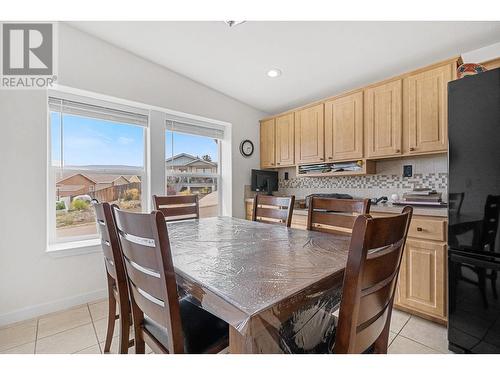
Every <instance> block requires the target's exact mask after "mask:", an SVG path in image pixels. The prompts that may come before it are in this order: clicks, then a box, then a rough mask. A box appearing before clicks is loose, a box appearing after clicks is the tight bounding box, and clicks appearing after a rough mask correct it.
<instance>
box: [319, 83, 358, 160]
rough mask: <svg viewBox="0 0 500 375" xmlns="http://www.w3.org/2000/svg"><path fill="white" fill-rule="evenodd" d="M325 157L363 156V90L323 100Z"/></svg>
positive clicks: (349, 158) (347, 157) (348, 157)
mask: <svg viewBox="0 0 500 375" xmlns="http://www.w3.org/2000/svg"><path fill="white" fill-rule="evenodd" d="M325 157H326V160H327V161H342V160H351V161H352V160H356V159H361V158H362V157H363V92H362V91H359V92H356V93H354V94H350V95H346V96H342V97H340V98H336V99H333V100H329V101H326V102H325Z"/></svg>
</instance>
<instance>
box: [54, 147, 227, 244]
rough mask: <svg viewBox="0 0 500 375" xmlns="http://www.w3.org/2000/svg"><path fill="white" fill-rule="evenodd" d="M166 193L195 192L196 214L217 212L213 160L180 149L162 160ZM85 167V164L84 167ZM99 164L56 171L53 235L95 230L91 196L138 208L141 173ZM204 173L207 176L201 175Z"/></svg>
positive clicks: (212, 214)
mask: <svg viewBox="0 0 500 375" xmlns="http://www.w3.org/2000/svg"><path fill="white" fill-rule="evenodd" d="M165 168H166V176H167V178H166V180H167V181H166V191H167V194H168V195H176V194H198V195H199V196H200V216H202V217H210V216H216V215H217V214H218V193H217V177H214V176H215V175H216V174H217V163H216V162H213V161H211V160H210V157H209V156H207V155H205V156H203V157H198V156H193V155H190V154H186V153H180V154H177V155H174V156H173V157H170V158H168V159H167V160H166V163H165ZM86 169H88V167H86ZM102 169H104V168H103V166H97V165H96V166H92V168H91V169H90V170H89V171H87V170H85V171H74V170H67V171H65V170H60V169H58V170H57V171H56V202H57V203H56V228H57V229H56V231H57V233H56V237H75V236H85V235H92V234H95V233H96V227H95V220H94V213H93V209H92V206H91V200H92V199H97V200H98V201H102V202H110V203H115V204H117V205H118V206H119V207H120V208H122V209H127V210H130V211H137V212H140V211H141V193H142V189H141V185H142V184H141V176H137V175H134V174H130V175H129V174H121V175H117V174H106V173H99V172H98V171H99V170H102ZM204 175H207V176H204Z"/></svg>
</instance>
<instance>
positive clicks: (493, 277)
mask: <svg viewBox="0 0 500 375" xmlns="http://www.w3.org/2000/svg"><path fill="white" fill-rule="evenodd" d="M489 277H490V280H491V290H492V291H493V297H495V299H498V291H497V277H498V272H497V271H494V270H493V271H491V275H490V276H489Z"/></svg>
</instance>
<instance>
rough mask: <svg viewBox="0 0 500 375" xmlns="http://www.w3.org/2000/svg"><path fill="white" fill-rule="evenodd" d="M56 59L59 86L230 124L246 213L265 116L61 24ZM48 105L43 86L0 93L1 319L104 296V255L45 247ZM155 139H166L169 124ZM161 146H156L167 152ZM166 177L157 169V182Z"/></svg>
mask: <svg viewBox="0 0 500 375" xmlns="http://www.w3.org/2000/svg"><path fill="white" fill-rule="evenodd" d="M58 62H59V72H58V78H59V79H58V83H59V84H62V85H65V86H70V87H75V88H78V89H84V90H89V91H94V92H98V93H102V94H105V95H111V96H116V97H119V98H124V99H128V100H133V101H137V102H142V103H146V104H150V105H156V106H160V107H165V108H169V109H173V110H178V111H182V112H187V113H190V114H196V115H200V116H205V117H209V118H213V119H217V120H222V121H227V122H230V123H232V124H233V126H232V136H233V142H232V150H231V152H232V164H233V165H232V200H233V215H234V216H238V217H243V216H244V206H243V187H244V185H245V184H249V183H250V169H251V168H257V167H258V165H259V156H258V155H259V149H258V148H259V142H258V139H259V130H258V129H259V128H258V120H259V119H260V118H262V117H264V116H265V115H266V114H265V113H262V112H260V111H257V110H255V109H253V108H251V107H249V106H247V105H245V104H242V103H241V102H238V101H236V100H234V99H231V98H229V97H227V96H225V95H223V94H221V93H219V92H216V91H214V90H212V89H210V88H208V87H206V86H203V85H200V84H198V83H196V82H194V81H191V80H189V79H187V78H185V77H182V76H180V75H178V74H176V73H174V72H172V71H169V70H167V69H164V68H162V67H160V66H158V65H156V64H153V63H151V62H148V61H146V60H143V59H141V58H139V57H137V56H135V55H133V54H130V53H128V52H126V51H124V50H121V49H119V48H116V47H114V46H112V45H110V44H107V43H105V42H103V41H100V40H98V39H96V38H93V37H91V36H89V35H87V34H85V33H82V32H80V31H78V30H76V29H74V28H72V27H69V26H67V25H64V24H62V25H60V28H59V61H58ZM46 103H47V97H46V92H45V91H43V90H36V91H33V90H15V91H13V90H10V91H8V90H0V127H1V130H2V136H1V137H0V176H1V177H0V189H1V190H0V207H2V210H1V211H0V267H1V270H0V325H2V324H6V323H9V322H13V321H17V320H22V319H27V318H30V317H32V316H36V315H39V314H43V313H48V312H51V311H55V310H58V309H62V308H66V307H69V306H72V305H75V304H79V303H84V302H87V301H89V300H93V299H95V298H98V297H101V296H104V295H105V294H104V293H105V276H104V275H105V274H104V265H103V260H102V255H101V254H100V253H99V252H96V253H91V254H88V253H87V254H83V255H79V256H75V255H73V256H64V257H55V256H53V255H49V254H48V253H47V252H46V243H47V230H46V228H47V215H46V208H47V207H46V205H47V110H46ZM153 115H154V116H156V115H157V114H156V113H154V114H153ZM151 136H152V137H164V134H163V130H162V129H151ZM246 138H248V139H251V140H252V141H253V142H254V144H255V146H256V150H255V153H254V155H253V157H252V158H249V159H245V158H243V157H241V155H240V154H239V151H238V146H239V142H240V141H241V140H242V139H246ZM158 147H160V148H161V145H155V149H152V150H151V152H152V153H154V154H157V153H161V150H159V149H156V148H158ZM162 184H163V181H160V180H158V178H157V177H156V176H152V182H151V185H152V186H161V185H162Z"/></svg>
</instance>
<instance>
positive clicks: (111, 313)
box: [104, 291, 116, 353]
mask: <svg viewBox="0 0 500 375" xmlns="http://www.w3.org/2000/svg"><path fill="white" fill-rule="evenodd" d="M115 322H116V300H115V296H114V295H113V292H112V291H111V292H110V293H109V309H108V330H107V332H106V342H105V344H104V353H109V350H110V348H111V341H112V340H113V332H114V331H115Z"/></svg>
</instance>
